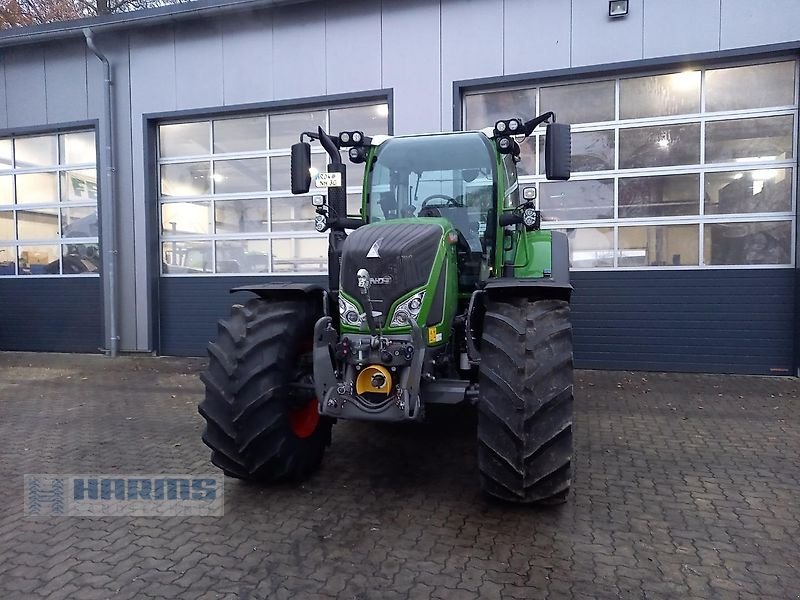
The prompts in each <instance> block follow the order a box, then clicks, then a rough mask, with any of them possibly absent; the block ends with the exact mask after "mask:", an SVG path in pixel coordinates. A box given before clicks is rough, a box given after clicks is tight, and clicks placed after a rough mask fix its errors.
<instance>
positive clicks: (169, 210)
mask: <svg viewBox="0 0 800 600" xmlns="http://www.w3.org/2000/svg"><path fill="white" fill-rule="evenodd" d="M212 222H213V217H212V212H211V203H210V202H169V203H165V204H162V205H161V231H162V233H168V234H172V235H198V234H201V235H202V234H208V233H211V227H212Z"/></svg>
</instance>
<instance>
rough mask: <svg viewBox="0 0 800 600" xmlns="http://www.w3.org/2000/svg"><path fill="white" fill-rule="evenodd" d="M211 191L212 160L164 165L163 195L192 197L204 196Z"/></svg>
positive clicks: (162, 168) (162, 169)
mask: <svg viewBox="0 0 800 600" xmlns="http://www.w3.org/2000/svg"><path fill="white" fill-rule="evenodd" d="M210 193H211V163H210V162H189V163H175V164H169V165H162V167H161V195H162V196H175V197H190V196H204V195H207V194H210Z"/></svg>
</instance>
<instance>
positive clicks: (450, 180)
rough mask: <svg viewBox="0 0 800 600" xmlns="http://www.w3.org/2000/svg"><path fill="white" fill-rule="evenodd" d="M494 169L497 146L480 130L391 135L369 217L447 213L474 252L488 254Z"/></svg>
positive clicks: (375, 175) (373, 178)
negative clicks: (486, 242)
mask: <svg viewBox="0 0 800 600" xmlns="http://www.w3.org/2000/svg"><path fill="white" fill-rule="evenodd" d="M494 170H495V157H494V150H493V148H492V146H491V144H490V142H489V140H488V139H487V138H486V136H484V135H483V134H481V133H477V132H470V133H455V134H442V135H426V136H420V137H408V138H393V139H391V140H388V141H386V142H384V143H383V144H381V145H380V146H379V147H378V150H377V152H376V158H375V160H374V161H373V164H372V167H371V170H370V183H369V195H368V197H367V206H368V211H369V221H370V222H371V223H374V222H377V221H384V220H390V219H402V218H409V217H443V218H445V219H447V220H449V221H450V222H451V223H452V224H453V227H455V228H456V229H457V230H458V231H459V232H460V233H461V234H462V235H463V238H464V239H465V241H466V242H467V244H468V245H469V248H470V250H471V251H472V252H477V253H481V254H483V253H484V252H485V251H486V247H485V239H484V237H485V233H486V226H487V222H488V220H489V211H490V209H491V208H492V207H493V206H494V197H495V188H494V181H495V176H494Z"/></svg>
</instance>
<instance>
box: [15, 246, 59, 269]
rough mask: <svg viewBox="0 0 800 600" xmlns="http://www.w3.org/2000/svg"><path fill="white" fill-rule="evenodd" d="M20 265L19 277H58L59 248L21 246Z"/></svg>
mask: <svg viewBox="0 0 800 600" xmlns="http://www.w3.org/2000/svg"><path fill="white" fill-rule="evenodd" d="M18 265H19V269H18V274H19V275H56V274H58V273H59V271H60V269H59V264H58V246H20V247H19V263H18Z"/></svg>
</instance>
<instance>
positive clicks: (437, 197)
mask: <svg viewBox="0 0 800 600" xmlns="http://www.w3.org/2000/svg"><path fill="white" fill-rule="evenodd" d="M431 200H446V201H447V204H446V205H445V206H462V205H461V204H460V203H459V202H458V200H456V199H455V198H453V197H452V196H448V195H446V194H433V195H432V196H428V197H427V198H425V200H423V201H422V204H421V205H420V207H419V208H420V210H422V209H423V208H427V206H428V202H430V201H431ZM434 206H442V205H441V204H435V205H434Z"/></svg>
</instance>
